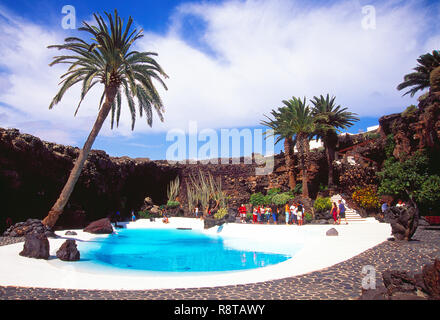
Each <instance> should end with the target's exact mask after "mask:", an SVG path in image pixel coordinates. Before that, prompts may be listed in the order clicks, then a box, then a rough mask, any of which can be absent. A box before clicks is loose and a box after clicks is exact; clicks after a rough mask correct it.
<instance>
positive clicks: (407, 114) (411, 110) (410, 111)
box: [401, 104, 418, 118]
mask: <svg viewBox="0 0 440 320" xmlns="http://www.w3.org/2000/svg"><path fill="white" fill-rule="evenodd" d="M417 111H418V108H417V106H415V105H413V104H412V105H410V106H409V107H407V108H406V109H405V111H403V112H402V113H401V115H402V117H403V118H411V117H413V116H415V115H416V114H417Z"/></svg>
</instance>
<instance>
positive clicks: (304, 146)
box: [298, 136, 309, 198]
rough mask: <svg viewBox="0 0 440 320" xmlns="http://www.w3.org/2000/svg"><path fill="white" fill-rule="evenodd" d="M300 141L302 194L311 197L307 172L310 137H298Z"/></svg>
mask: <svg viewBox="0 0 440 320" xmlns="http://www.w3.org/2000/svg"><path fill="white" fill-rule="evenodd" d="M298 142H299V145H300V148H299V150H298V151H299V152H300V159H301V170H302V196H303V197H305V198H308V197H309V186H308V180H309V178H308V173H307V163H308V152H309V146H308V143H309V141H308V139H307V137H305V136H301V137H298Z"/></svg>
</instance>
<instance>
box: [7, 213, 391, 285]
mask: <svg viewBox="0 0 440 320" xmlns="http://www.w3.org/2000/svg"><path fill="white" fill-rule="evenodd" d="M127 227H128V228H138V227H149V228H150V227H154V228H193V229H197V230H203V222H202V221H201V220H197V219H190V218H171V219H170V223H169V224H163V223H162V222H161V221H159V220H158V221H156V222H150V221H147V220H140V221H137V222H135V223H129V224H128V225H127ZM332 227H334V228H336V229H337V230H338V232H339V236H337V237H328V236H326V231H327V230H329V229H330V228H332ZM217 231H218V227H214V228H211V229H209V230H206V231H204V232H206V233H211V234H217ZM76 232H77V233H78V235H77V236H69V238H74V239H78V240H83V241H87V240H91V239H93V238H94V237H96V235H92V234H88V233H84V232H82V231H81V230H76ZM390 233H391V228H390V226H389V224H382V223H364V224H351V225H337V226H333V225H305V226H301V227H298V226H291V225H252V224H235V223H232V224H226V225H224V226H223V228H222V230H221V232H220V234H222V236H223V237H224V238H225V243H227V244H228V245H230V246H232V247H240V248H249V249H252V248H255V246H262V245H263V246H266V247H267V249H270V250H272V251H273V252H280V253H283V252H286V250H287V251H288V249H289V244H292V246H293V245H296V244H298V243H302V245H303V247H302V249H301V250H300V251H299V252H297V253H296V254H295V256H294V257H293V258H292V259H289V260H287V261H285V262H282V263H279V264H276V265H272V266H268V267H264V268H258V269H252V270H245V271H236V272H215V273H214V272H210V273H193V272H188V273H183V274H181V275H176V274H174V275H165V274H163V273H146V272H136V271H133V272H132V271H126V270H121V271H118V272H114V271H111V272H110V271H109V272H101V273H96V272H86V271H84V270H82V269H81V268H79V267H78V264H77V263H76V262H63V261H61V260H59V259H56V257H55V256H56V254H55V253H56V251H57V250H58V248H59V247H60V246H61V244H62V243H63V242H64V241H65V239H50V248H51V250H50V254H51V258H50V260H48V261H46V260H38V259H31V258H25V257H21V256H19V254H18V253H19V252H20V251H21V250H22V249H23V243H16V244H12V245H7V246H2V247H0V286H21V287H41V288H64V289H99V290H144V289H165V288H190V287H212V286H225V285H234V284H246V283H255V282H261V281H267V280H275V279H280V278H286V277H291V276H297V275H301V274H306V273H309V272H313V271H317V270H321V269H324V268H327V267H331V266H333V265H335V264H337V263H339V262H342V261H345V260H347V259H350V258H352V257H354V256H356V255H358V254H360V253H362V252H363V251H365V250H367V249H369V248H372V247H374V246H376V245H378V244H379V243H381V242H383V241H385V240H386V239H387V238H388V237H389V236H390ZM57 234H58V235H60V236H63V237H66V236H64V231H61V232H57ZM104 236H105V235H104ZM78 243H80V241H78ZM79 247H80V245H79ZM361 271H362V270H359V272H360V273H361Z"/></svg>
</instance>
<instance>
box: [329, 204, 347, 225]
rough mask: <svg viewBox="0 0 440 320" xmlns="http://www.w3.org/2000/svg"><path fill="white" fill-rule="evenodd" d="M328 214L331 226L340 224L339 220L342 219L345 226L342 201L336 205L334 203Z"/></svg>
mask: <svg viewBox="0 0 440 320" xmlns="http://www.w3.org/2000/svg"><path fill="white" fill-rule="evenodd" d="M330 212H331V214H332V216H333V220H334V221H333V224H341V219H344V220H345V224H348V222H347V218H346V217H345V205H344V203H343V202H342V200H339V201H338V204H337V205H336V202H333V203H332V208H331V210H330Z"/></svg>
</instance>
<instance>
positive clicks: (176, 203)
mask: <svg viewBox="0 0 440 320" xmlns="http://www.w3.org/2000/svg"><path fill="white" fill-rule="evenodd" d="M178 206H180V202H179V201H172V200H169V201H168V202H167V207H168V208H177V207H178Z"/></svg>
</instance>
